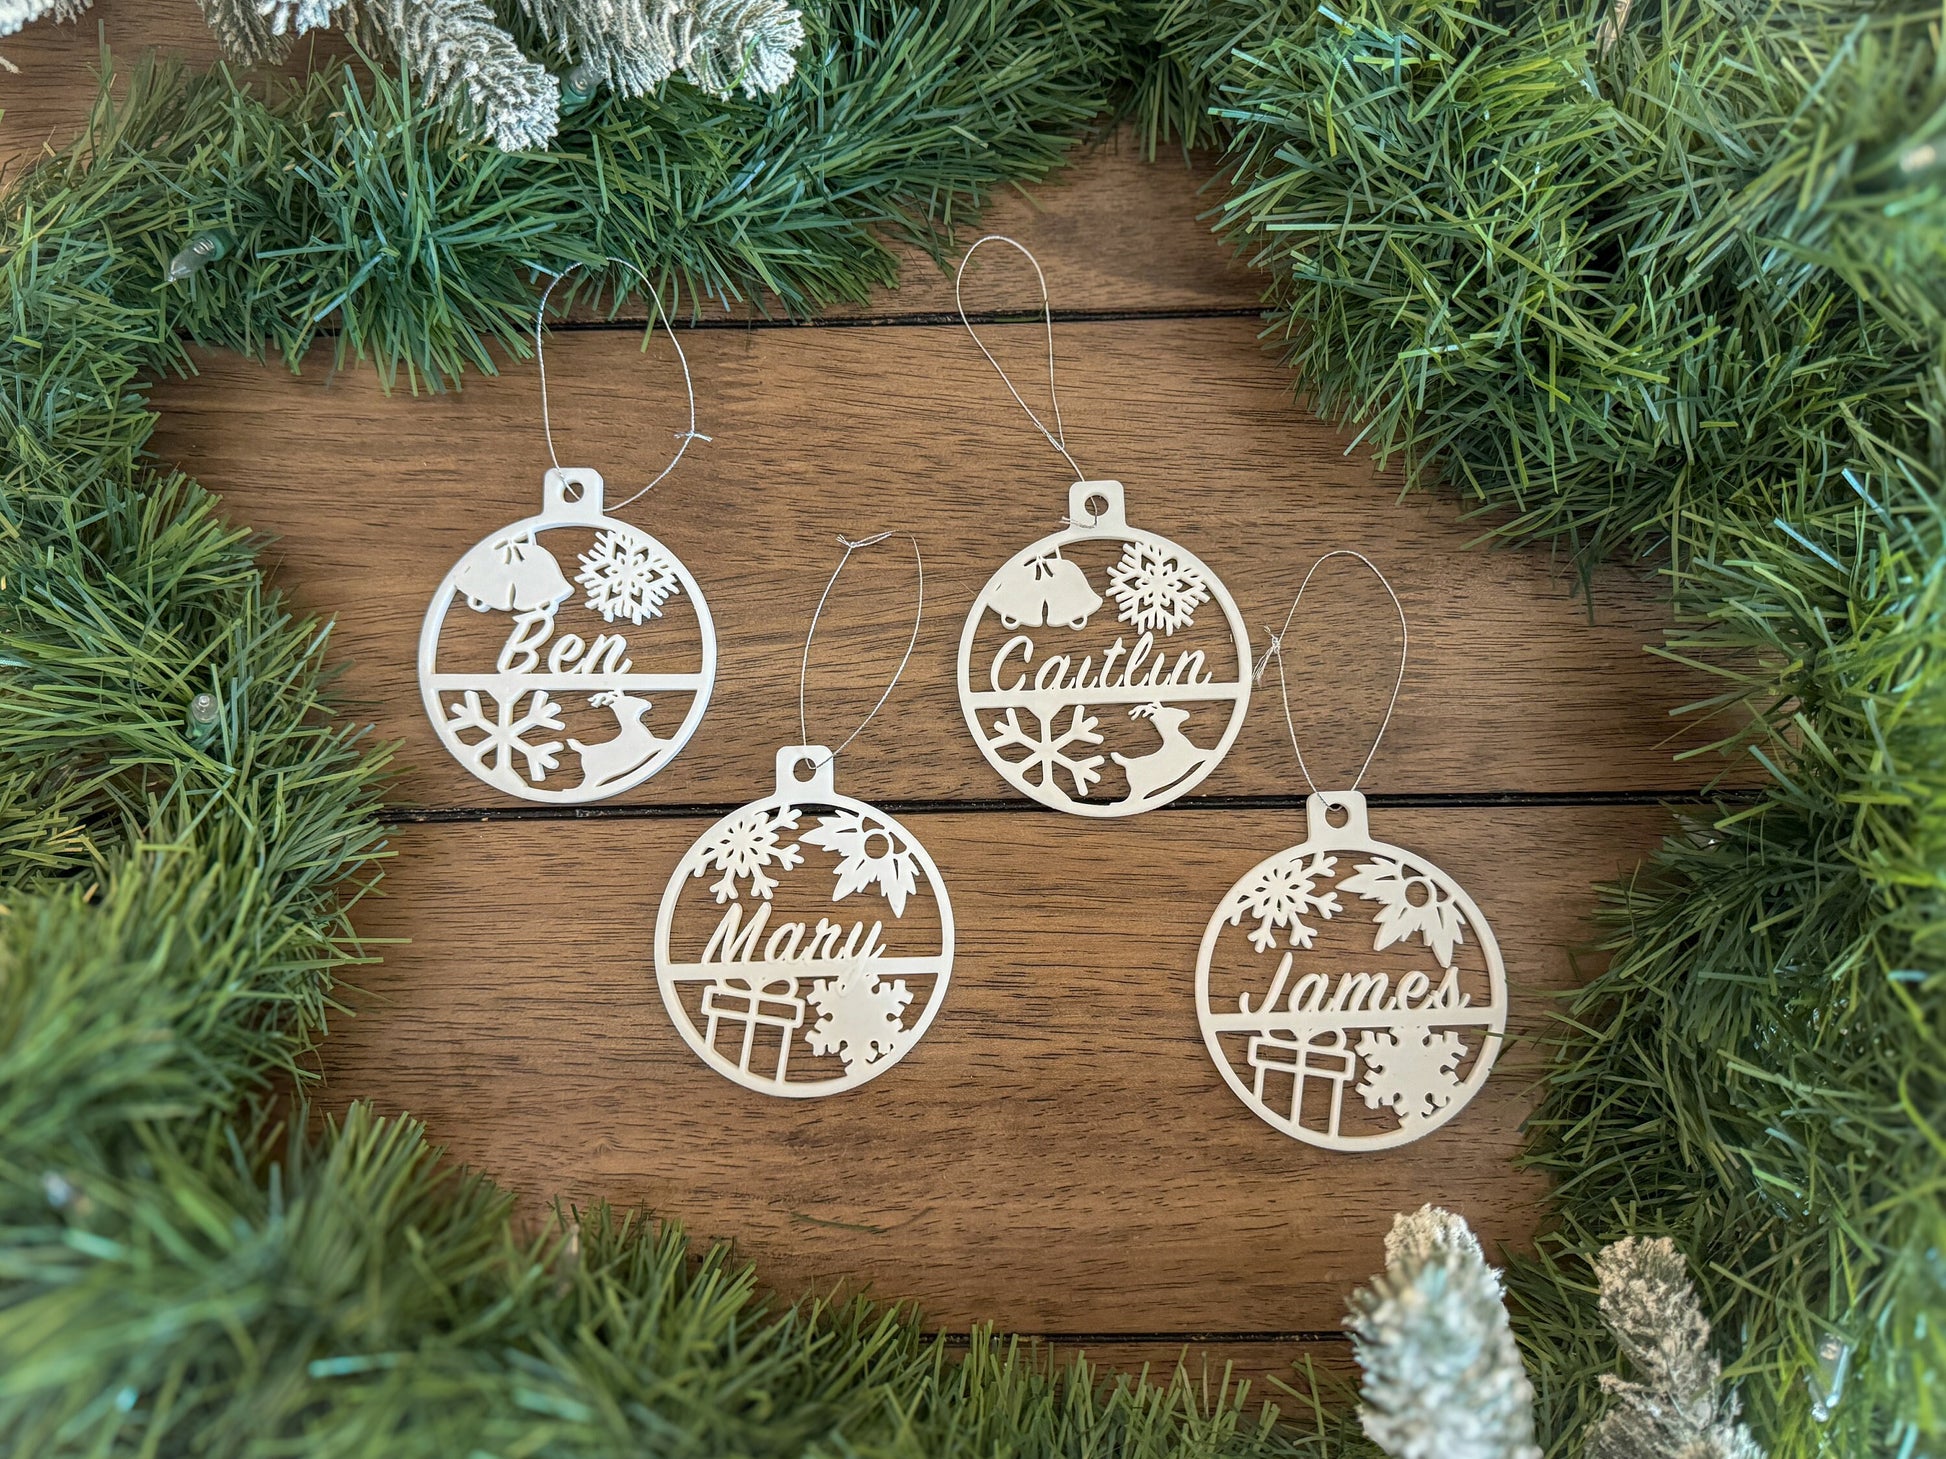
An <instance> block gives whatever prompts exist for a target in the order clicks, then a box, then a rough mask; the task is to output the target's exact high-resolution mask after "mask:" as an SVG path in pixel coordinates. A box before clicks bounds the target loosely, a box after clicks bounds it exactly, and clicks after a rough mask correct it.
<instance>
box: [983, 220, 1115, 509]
mask: <svg viewBox="0 0 1946 1459" xmlns="http://www.w3.org/2000/svg"><path fill="white" fill-rule="evenodd" d="M982 243H1004V244H1006V245H1008V246H1009V247H1010V248H1017V249H1019V250H1020V252H1021V254H1022V255H1023V256H1024V257H1025V258H1026V260H1027V261H1028V262H1029V263H1031V264H1032V265H1033V266H1034V277H1035V278H1036V279H1038V280H1039V281H1040V286H1041V320H1042V322H1043V323H1044V324H1045V325H1046V326H1047V400H1048V404H1049V405H1050V406H1052V407H1053V411H1054V429H1053V430H1051V431H1050V430H1049V429H1048V428H1047V422H1046V421H1044V420H1042V419H1041V418H1040V417H1039V416H1038V415H1035V414H1034V408H1033V407H1032V406H1031V405H1029V404H1028V403H1027V402H1026V401H1025V400H1024V399H1022V398H1021V394H1020V392H1019V391H1018V390H1016V389H1014V382H1013V381H1012V380H1011V379H1009V378H1008V376H1007V372H1006V371H1005V370H1003V369H1001V368H1000V362H999V361H998V360H996V359H995V358H994V357H993V351H992V350H990V349H988V348H987V347H986V341H985V340H983V339H981V338H980V335H979V331H977V330H976V329H974V328H973V321H972V320H970V319H968V318H967V317H966V297H965V293H964V289H965V284H966V266H967V265H968V264H969V263H971V262H973V255H974V254H975V253H977V252H979V249H980V245H981V244H982ZM953 307H954V308H956V309H958V310H959V322H960V323H961V324H964V325H965V326H966V333H967V335H968V336H969V337H970V338H971V339H972V341H973V343H974V346H975V347H976V348H978V350H979V351H980V353H981V354H983V355H985V356H986V357H987V363H988V364H989V365H991V366H993V370H994V373H995V374H997V375H998V376H999V377H1000V383H1001V384H1003V385H1005V386H1006V387H1007V393H1008V394H1009V395H1011V396H1013V398H1014V401H1015V403H1016V404H1018V405H1019V406H1020V408H1021V409H1022V410H1024V411H1026V412H1027V419H1029V420H1030V421H1032V422H1033V423H1034V426H1035V428H1036V429H1037V430H1039V431H1040V433H1041V434H1042V435H1043V436H1046V437H1047V444H1048V445H1050V446H1052V447H1053V448H1054V449H1055V450H1056V451H1058V452H1060V453H1061V459H1062V460H1063V461H1066V462H1067V463H1068V466H1069V467H1070V468H1071V469H1072V470H1073V472H1074V479H1075V480H1076V481H1086V480H1087V479H1088V473H1087V472H1085V471H1083V470H1082V469H1081V466H1080V464H1079V463H1078V462H1076V460H1075V459H1074V456H1073V455H1072V454H1071V453H1070V452H1069V450H1068V432H1067V427H1066V426H1064V425H1062V424H1061V397H1060V394H1059V392H1058V391H1056V389H1055V388H1054V307H1053V305H1052V304H1050V303H1049V302H1048V297H1047V275H1045V274H1043V273H1042V272H1041V264H1040V260H1039V259H1037V258H1035V257H1034V255H1033V254H1032V253H1030V252H1028V250H1027V246H1026V245H1025V244H1023V243H1021V242H1020V241H1019V240H1018V239H1013V238H1009V237H1007V235H1006V234H1004V233H989V234H987V235H986V236H985V237H983V238H976V239H974V240H973V245H972V247H970V248H968V249H967V250H966V253H965V255H964V256H963V257H962V258H961V259H960V261H959V269H958V271H957V272H955V273H954V275H953Z"/></svg>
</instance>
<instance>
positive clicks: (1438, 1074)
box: [1358, 1028, 1466, 1125]
mask: <svg viewBox="0 0 1946 1459" xmlns="http://www.w3.org/2000/svg"><path fill="white" fill-rule="evenodd" d="M1358 1057H1359V1058H1360V1059H1362V1060H1364V1061H1365V1065H1366V1067H1367V1069H1368V1070H1369V1071H1370V1072H1369V1073H1367V1074H1366V1075H1365V1077H1364V1078H1363V1079H1362V1080H1360V1081H1359V1084H1358V1092H1359V1093H1360V1094H1362V1095H1364V1096H1365V1105H1366V1108H1368V1109H1377V1108H1379V1106H1381V1105H1383V1106H1385V1107H1386V1108H1388V1109H1390V1110H1391V1111H1392V1113H1393V1114H1395V1115H1397V1116H1398V1117H1399V1123H1400V1124H1401V1125H1413V1124H1418V1123H1419V1122H1421V1121H1422V1120H1429V1119H1431V1118H1432V1117H1433V1116H1434V1115H1436V1114H1438V1113H1439V1112H1440V1111H1441V1110H1443V1109H1445V1108H1446V1107H1447V1106H1448V1105H1450V1104H1451V1103H1452V1102H1453V1096H1454V1095H1455V1094H1456V1093H1458V1091H1459V1087H1460V1080H1459V1075H1457V1074H1456V1073H1454V1072H1453V1071H1454V1070H1455V1069H1457V1068H1458V1067H1459V1062H1460V1060H1461V1059H1464V1058H1465V1057H1466V1045H1465V1044H1463V1043H1461V1042H1460V1036H1459V1035H1458V1034H1456V1033H1452V1032H1450V1031H1447V1032H1442V1033H1434V1032H1433V1031H1432V1030H1431V1029H1429V1028H1401V1029H1392V1030H1389V1031H1388V1030H1383V1029H1368V1030H1367V1031H1366V1032H1365V1034H1364V1036H1363V1037H1361V1038H1360V1039H1359V1040H1358Z"/></svg>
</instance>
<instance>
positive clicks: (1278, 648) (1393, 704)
mask: <svg viewBox="0 0 1946 1459" xmlns="http://www.w3.org/2000/svg"><path fill="white" fill-rule="evenodd" d="M1334 557H1355V558H1357V559H1358V560H1359V561H1360V562H1362V563H1364V564H1365V566H1366V567H1368V568H1370V569H1371V570H1372V576H1374V577H1376V578H1377V579H1378V581H1379V585H1380V586H1381V587H1383V588H1384V589H1385V595H1386V596H1387V597H1388V598H1390V599H1391V600H1392V607H1393V609H1394V610H1395V611H1396V612H1397V613H1398V615H1399V672H1398V675H1397V677H1395V678H1394V679H1393V680H1392V697H1391V698H1390V699H1388V700H1386V701H1385V718H1383V719H1381V720H1380V721H1379V724H1378V733H1377V734H1375V735H1373V736H1372V747H1371V749H1369V750H1367V751H1366V752H1365V763H1364V764H1363V765H1360V766H1359V767H1358V775H1357V777H1356V778H1355V779H1353V781H1352V782H1351V785H1350V787H1349V788H1350V789H1352V790H1356V789H1358V787H1359V785H1360V784H1361V783H1362V782H1363V781H1364V779H1365V772H1366V771H1367V770H1369V769H1371V768H1372V757H1373V756H1375V755H1376V754H1378V747H1379V743H1380V742H1381V741H1382V740H1384V738H1385V731H1386V730H1387V729H1388V728H1390V727H1391V724H1392V711H1393V710H1394V709H1396V708H1397V707H1398V703H1399V690H1400V689H1402V688H1404V687H1405V661H1406V653H1407V651H1408V649H1409V648H1410V647H1411V643H1412V634H1411V631H1410V630H1409V629H1408V628H1407V627H1406V623H1405V605H1404V604H1403V603H1401V602H1400V601H1399V595H1398V594H1397V593H1396V592H1394V591H1393V589H1392V582H1391V580H1390V579H1389V578H1387V577H1386V576H1385V574H1384V573H1382V572H1380V571H1379V570H1378V564H1377V563H1375V562H1373V561H1372V560H1371V558H1369V557H1367V556H1366V555H1365V554H1364V553H1362V552H1358V551H1355V550H1354V549H1352V548H1349V547H1340V548H1336V549H1334V550H1333V551H1331V552H1327V553H1325V554H1324V556H1322V557H1320V558H1319V559H1318V560H1317V561H1316V562H1314V563H1312V564H1311V571H1310V572H1307V573H1305V574H1304V581H1303V582H1301V583H1299V584H1298V585H1297V596H1296V597H1295V598H1292V599H1291V610H1290V612H1288V613H1286V614H1285V615H1284V626H1283V627H1282V628H1281V629H1279V630H1278V631H1277V632H1275V633H1271V632H1270V629H1269V628H1265V629H1264V632H1265V633H1268V634H1270V647H1268V648H1266V649H1265V650H1264V652H1263V657H1262V658H1260V659H1258V660H1257V667H1256V670H1255V672H1254V675H1253V678H1254V680H1255V682H1256V683H1258V684H1261V683H1263V681H1264V670H1266V669H1267V668H1269V667H1270V661H1271V660H1272V659H1273V658H1274V659H1276V660H1277V689H1278V694H1279V696H1280V697H1281V698H1282V699H1283V701H1284V728H1286V729H1287V730H1289V731H1290V734H1291V748H1292V749H1293V750H1295V751H1296V752H1297V768H1298V769H1299V770H1300V771H1302V772H1303V775H1304V783H1305V784H1306V785H1308V786H1310V787H1311V793H1312V794H1313V795H1322V794H1323V793H1324V792H1323V791H1321V790H1319V789H1318V783H1317V782H1316V781H1315V780H1313V779H1312V778H1311V770H1310V767H1309V766H1307V765H1306V764H1305V763H1304V747H1303V746H1302V745H1300V744H1299V743H1298V742H1297V725H1296V723H1295V721H1293V719H1292V718H1291V690H1290V684H1289V682H1288V681H1287V680H1286V679H1285V677H1284V635H1285V634H1287V633H1289V632H1290V631H1291V620H1292V619H1294V618H1296V617H1297V605H1298V604H1299V603H1301V602H1303V601H1304V590H1305V589H1306V588H1308V587H1310V586H1311V578H1312V575H1313V574H1315V573H1316V572H1317V570H1318V569H1319V568H1321V567H1323V566H1324V565H1325V564H1326V563H1327V562H1329V561H1331V559H1332V558H1334Z"/></svg>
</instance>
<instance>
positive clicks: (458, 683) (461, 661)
mask: <svg viewBox="0 0 1946 1459" xmlns="http://www.w3.org/2000/svg"><path fill="white" fill-rule="evenodd" d="M456 604H464V605H465V606H466V607H467V608H468V609H470V610H471V612H469V613H454V612H453V611H452V610H453V609H454V607H455V605H456ZM715 678H716V629H715V625H714V623H713V622H712V621H711V619H710V612H709V605H708V604H707V603H705V602H704V601H703V594H702V590H701V588H699V587H698V586H697V583H696V579H695V578H693V577H691V576H690V573H689V569H688V568H686V567H684V566H683V565H682V563H681V561H680V560H678V559H677V557H676V555H675V554H674V553H673V552H671V551H669V549H668V548H666V547H664V546H663V545H662V543H660V542H658V541H657V540H656V539H655V538H653V537H651V536H650V535H649V534H648V533H646V532H643V531H641V530H640V529H638V528H636V527H632V526H630V525H629V524H628V523H627V522H624V521H621V520H619V519H618V518H615V517H610V516H608V515H606V514H605V512H604V510H603V504H602V479H601V474H600V473H599V472H596V471H592V470H589V469H587V468H585V467H556V468H554V469H553V470H550V471H549V472H548V473H547V475H546V477H545V479H544V480H543V482H542V487H541V509H540V511H539V512H537V513H536V514H535V515H533V516H531V517H526V518H523V519H522V520H520V521H518V522H515V523H513V524H512V525H510V526H507V527H502V528H501V529H500V530H499V531H497V532H494V533H492V534H490V535H489V536H487V537H486V538H484V539H482V540H481V541H480V542H479V543H478V544H476V545H475V546H474V547H472V548H471V549H470V550H469V551H468V552H467V553H466V554H465V555H464V556H463V557H461V558H460V560H459V561H458V562H457V563H455V564H454V565H453V568H452V571H450V572H448V573H447V574H446V577H445V580H444V581H443V582H441V583H440V585H439V589H438V591H436V592H435V593H434V594H433V596H432V602H431V604H430V605H429V606H428V607H427V609H426V618H425V623H424V625H423V626H422V627H421V629H420V631H419V693H420V697H421V699H422V700H423V701H424V703H425V706H426V714H427V715H428V716H429V717H430V718H431V720H432V723H433V727H434V728H435V729H436V730H437V731H438V733H439V738H440V740H441V742H442V743H443V744H444V745H445V746H446V748H447V750H448V751H450V752H451V754H452V756H453V758H454V759H456V760H458V761H459V762H460V764H462V765H464V766H465V767H466V768H467V769H468V770H469V771H471V772H472V773H473V774H474V775H476V776H478V777H479V778H480V779H481V780H483V781H485V782H486V783H487V784H488V785H490V786H492V787H493V788H494V789H495V790H500V791H504V792H505V793H506V794H508V795H514V796H519V797H520V798H521V799H522V800H532V801H542V802H547V803H551V804H568V805H575V804H582V803H585V802H588V801H596V800H604V799H606V798H607V797H609V796H611V795H617V794H619V793H621V792H622V791H625V790H629V789H631V788H633V787H634V786H637V785H640V784H641V783H642V782H643V781H644V780H647V779H648V778H649V777H650V776H652V775H654V774H655V773H656V772H657V771H658V770H660V769H661V768H662V767H663V766H664V765H666V764H668V763H669V761H671V760H672V759H674V758H675V756H676V753H677V751H679V750H681V749H682V747H683V745H684V744H686V743H687V742H688V740H689V737H690V736H691V735H692V734H694V733H695V731H696V726H697V725H698V724H699V723H701V721H702V718H703V711H704V709H705V708H706V707H707V705H708V703H709V694H710V687H711V685H712V684H713V683H714V682H715Z"/></svg>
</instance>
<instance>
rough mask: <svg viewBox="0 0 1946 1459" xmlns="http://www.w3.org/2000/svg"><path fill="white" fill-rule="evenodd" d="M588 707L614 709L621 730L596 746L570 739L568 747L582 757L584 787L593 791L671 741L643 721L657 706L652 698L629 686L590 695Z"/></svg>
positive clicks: (582, 781)
mask: <svg viewBox="0 0 1946 1459" xmlns="http://www.w3.org/2000/svg"><path fill="white" fill-rule="evenodd" d="M588 707H589V708H590V709H612V710H613V711H614V712H615V724H616V726H617V729H618V731H619V732H618V733H617V734H616V736H615V738H614V739H612V740H601V741H598V742H597V743H595V744H592V745H584V744H583V743H582V742H581V741H580V740H575V739H570V740H569V741H568V748H569V749H571V750H573V751H574V752H575V753H576V754H577V755H579V756H580V757H581V789H583V790H593V789H595V788H596V787H598V786H600V785H603V784H605V783H606V782H608V781H610V780H615V779H619V778H620V777H621V776H624V775H626V774H628V773H629V771H631V770H633V769H635V767H636V766H638V765H640V764H642V763H643V761H645V760H647V759H648V758H649V757H650V756H651V755H653V754H654V753H655V752H656V751H657V750H660V749H661V748H662V747H663V746H664V745H667V744H668V743H669V741H667V740H664V739H658V738H657V737H656V736H655V735H654V734H652V733H650V731H649V727H648V726H647V725H645V724H643V723H642V717H643V716H644V715H645V714H647V713H648V712H649V710H650V709H652V708H653V707H654V702H653V701H652V700H648V699H641V698H638V697H637V696H635V695H633V694H630V693H629V692H628V691H627V690H626V689H611V690H608V691H607V692H606V693H602V694H594V695H590V696H589V698H588Z"/></svg>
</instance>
